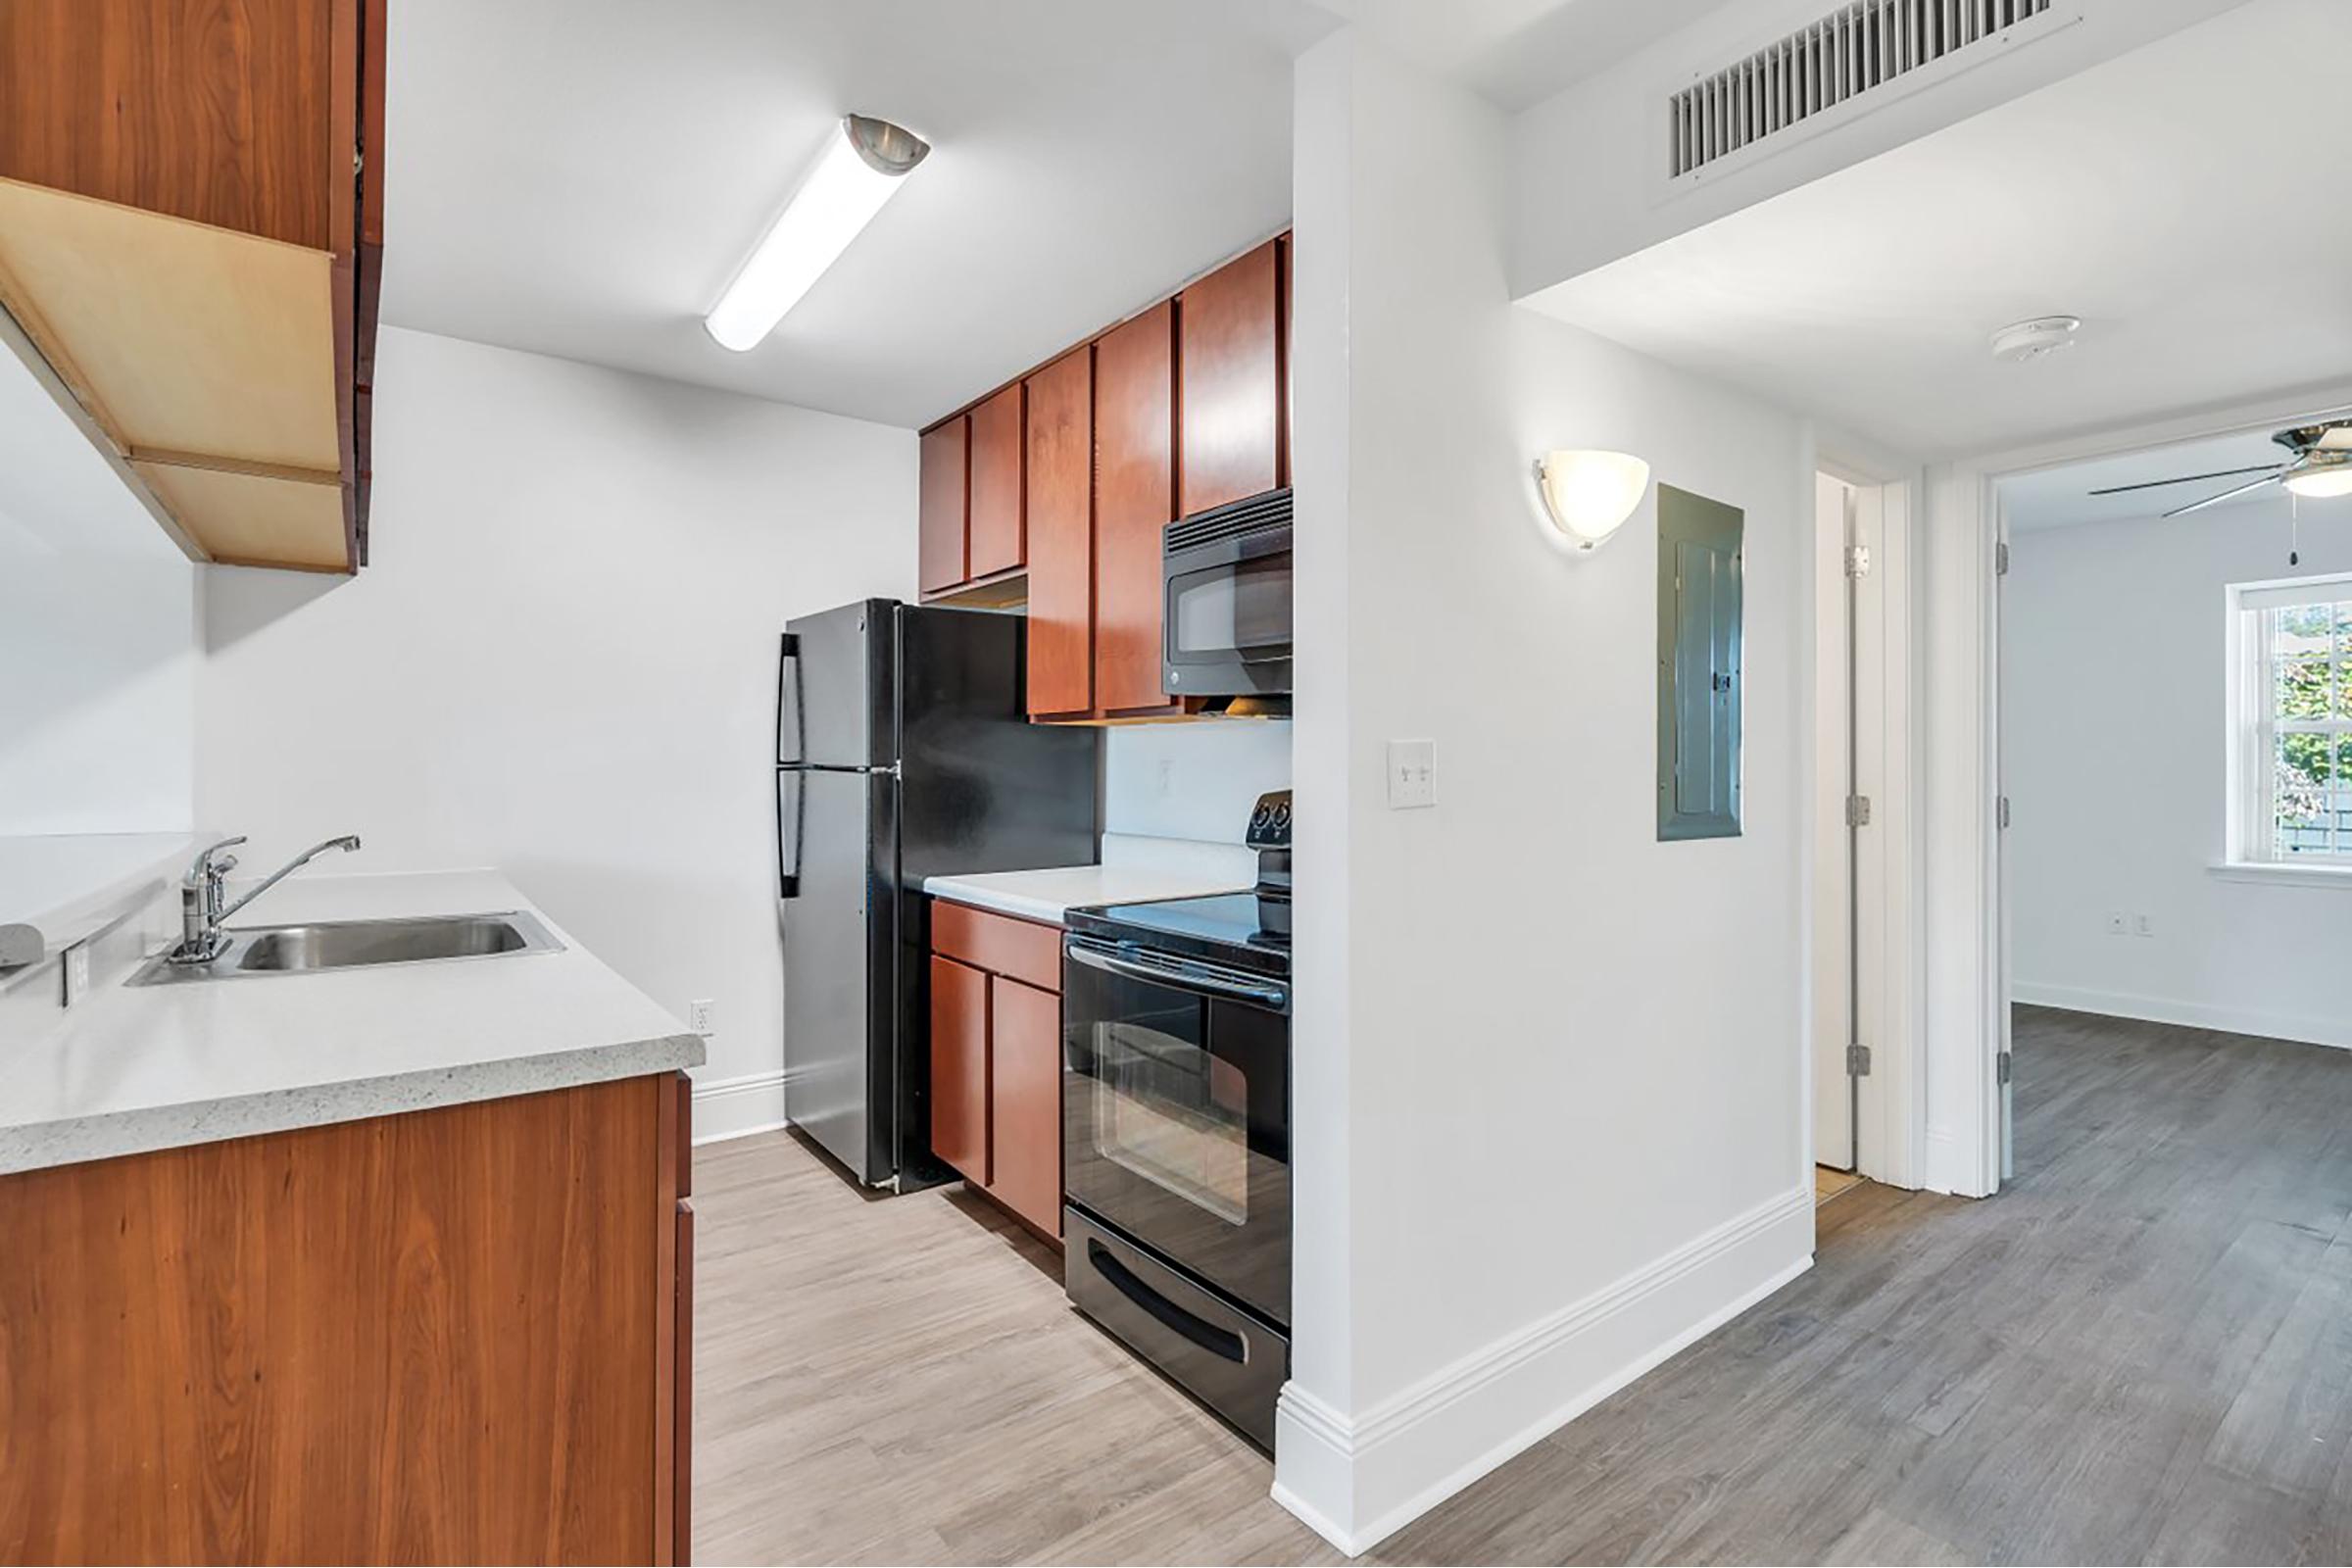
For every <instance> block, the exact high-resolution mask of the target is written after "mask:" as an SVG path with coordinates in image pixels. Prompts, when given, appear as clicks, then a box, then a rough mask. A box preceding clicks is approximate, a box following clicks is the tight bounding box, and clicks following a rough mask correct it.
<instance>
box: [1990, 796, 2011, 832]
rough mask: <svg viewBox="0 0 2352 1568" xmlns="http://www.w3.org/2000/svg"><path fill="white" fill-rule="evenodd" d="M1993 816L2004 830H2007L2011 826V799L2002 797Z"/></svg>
mask: <svg viewBox="0 0 2352 1568" xmlns="http://www.w3.org/2000/svg"><path fill="white" fill-rule="evenodd" d="M1993 816H1994V819H1995V820H1997V821H1998V822H1999V823H2000V825H2001V826H2002V827H2003V828H2007V827H2008V826H2009V797H2008V796H2006V795H2004V796H2002V797H2001V799H2000V804H1999V805H1998V806H1997V807H1995V808H1994V809H1993Z"/></svg>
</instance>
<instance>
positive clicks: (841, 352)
mask: <svg viewBox="0 0 2352 1568" xmlns="http://www.w3.org/2000/svg"><path fill="white" fill-rule="evenodd" d="M1578 3H1579V4H1580V5H1581V4H1594V3H1598V0H1578ZM1334 25H1337V22H1336V19H1335V18H1333V17H1332V16H1331V15H1330V14H1329V13H1327V12H1325V11H1323V10H1321V9H1320V8H1319V7H1317V6H1315V5H1312V4H1309V3H1307V0H1183V3H1181V4H1175V3H1152V4H1138V3H1125V0H1123V3H1119V4H1101V3H1091V0H986V3H985V4H981V3H975V0H890V3H888V4H870V3H859V0H784V3H752V0H664V3H662V4H660V5H648V4H644V3H642V0H499V3H498V4H496V5H483V4H480V3H479V0H402V3H401V4H399V5H397V6H395V7H394V8H393V16H392V23H391V27H390V37H389V40H388V47H389V51H390V53H389V56H388V58H387V60H386V68H385V70H386V98H387V101H386V111H387V116H388V121H389V123H388V124H387V127H386V133H385V141H386V143H387V158H386V185H385V202H386V212H385V228H386V235H385V239H386V243H385V248H384V251H385V255H384V272H385V275H384V293H383V317H384V319H385V320H386V321H388V322H391V323H393V324H395V325H402V326H414V327H419V328H423V329H425V330H428V331H434V332H442V333H448V334H450V335H453V336H458V337H466V338H474V339H478V340H480V341H484V342H491V343H500V344H506V345H509V346H512V347H516V348H523V349H529V350H534V351H536V352H539V353H544V354H553V355H559V356H563V357H566V358H571V359H578V360H586V361H590V362H594V363H598V364H604V365H611V366H617V367H620V368H626V369H633V370H640V371H645V372H648V373H650V374H655V375H661V376H667V377H671V378H674V379H677V380H682V381H693V382H701V383H704V384H708V385H711V386H716V387H724V388H729V389H732V390H736V391H742V392H751V393H756V394H760V395H762V396H766V397H771V398H777V399H781V400H784V401H787V402H792V403H799V404H804V405H807V406H809V407H812V408H820V409H830V410H834V411H836V412H840V413H845V414H851V415H857V416H859V417H867V418H874V419H880V420H885V421H888V422H890V423H894V424H901V425H913V424H919V423H923V422H926V421H928V420H930V419H932V418H934V417H937V416H939V415H942V414H945V413H947V412H948V411H949V410H951V409H953V408H954V407H956V405H958V404H960V403H962V402H964V401H965V400H966V399H968V398H970V397H972V396H974V395H976V394H978V393H980V392H983V391H986V390H987V389H988V388H990V387H992V386H995V385H997V384H998V383H999V382H1001V381H1003V380H1004V379H1005V377H1006V376H1008V375H1010V374H1012V373H1014V372H1016V371H1018V370H1021V369H1023V368H1027V367H1028V366H1030V365H1032V364H1034V363H1036V362H1037V361H1039V360H1041V359H1044V358H1046V357H1047V356H1049V355H1051V354H1053V353H1054V351H1056V350H1058V349H1060V348H1062V347H1064V346H1066V345H1068V344H1069V343H1071V342H1073V341H1076V340H1078V339H1080V338H1082V337H1084V336H1085V335H1086V334H1087V333H1088V332H1090V331H1092V330H1093V329H1095V328H1097V327H1099V326H1103V325H1105V324H1107V323H1109V322H1110V321H1112V320H1115V319H1118V318H1119V317H1121V316H1123V315H1125V314H1126V313H1128V312H1130V311H1132V310H1135V309H1137V308H1138V307H1141V306H1143V305H1145V304H1148V303H1149V302H1151V301H1152V299H1154V298H1156V297H1158V296H1159V295H1161V294H1164V293H1165V292H1167V291H1168V290H1170V289H1172V288H1173V287H1175V286H1176V285H1177V284H1179V283H1182V282H1183V281H1185V280H1186V278H1188V277H1189V276H1191V275H1192V274H1194V273H1196V272H1198V271H1200V270H1202V269H1204V268H1206V267H1207V266H1209V265H1210V264H1212V263H1214V262H1217V261H1219V260H1221V259H1222V258H1224V257H1225V256H1227V255H1230V254H1232V253H1233V252H1235V251H1238V250H1240V249H1242V248H1244V247H1245V246H1247V245H1248V244H1250V242H1252V241H1254V240H1256V239H1259V238H1262V237H1263V236H1265V235H1267V234H1269V233H1272V232H1273V231H1275V230H1276V229H1278V228H1280V227H1282V226H1283V225H1284V224H1285V223H1286V222H1288V221H1289V215H1290V210H1291V60H1292V57H1293V56H1294V55H1295V54H1296V53H1297V52H1298V51H1299V50H1300V49H1302V48H1304V47H1305V46H1306V45H1307V44H1308V43H1310V42H1312V41H1313V39H1314V38H1316V37H1318V36H1320V35H1321V34H1322V33H1324V32H1326V31H1328V30H1329V29H1330V28H1331V27H1332V26H1334ZM851 110H855V111H858V112H859V113H863V114H872V115H879V116H882V117H885V118H888V119H893V120H898V121H901V122H903V123H906V124H907V125H908V126H909V127H911V128H913V129H915V130H917V131H919V132H921V133H922V134H924V135H926V136H928V137H930V138H931V139H932V141H933V142H934V144H935V150H934V151H933V153H932V155H931V158H930V160H929V162H928V163H926V164H925V165H924V167H923V168H922V169H921V170H920V171H918V172H916V173H915V174H914V175H913V176H911V177H910V178H909V180H908V182H907V187H906V189H905V190H903V191H901V192H900V193H899V195H898V196H897V197H896V199H895V200H893V201H892V203H891V204H890V206H889V207H887V208H886V209H884V211H883V212H882V214H881V216H880V217H879V218H877V219H876V220H875V221H874V222H873V224H872V226H871V227H869V228H868V229H867V230H866V231H865V233H864V234H863V235H862V236H861V237H860V238H859V239H858V242H857V244H856V245H855V246H853V247H852V249H851V251H850V252H849V254H848V255H847V256H846V257H845V258H844V259H843V261H842V262H841V263H840V264H839V265H838V266H836V267H835V268H834V269H833V270H831V271H830V272H828V273H827V274H826V275H825V276H824V277H823V278H822V279H820V280H819V281H818V282H817V284H816V286H815V288H814V289H812V290H811V291H810V292H809V295H808V297H807V298H806V299H805V300H804V301H803V302H802V304H801V305H800V307H799V308H798V309H797V310H795V311H794V312H793V313H792V314H791V315H790V316H789V317H788V318H786V319H785V321H784V323H783V324H782V326H781V327H779V328H778V329H777V331H776V332H775V333H774V335H773V336H771V337H770V338H769V339H768V340H767V342H765V343H764V344H762V345H761V346H760V347H759V348H757V349H755V350H753V351H752V352H751V353H749V354H741V355H738V354H733V353H730V352H728V351H727V350H725V349H722V348H720V347H718V346H717V345H716V344H715V343H713V342H711V340H710V338H709V337H708V336H707V335H706V334H705V333H704V331H703V329H702V322H701V317H702V313H703V312H705V311H706V310H708V309H709V308H710V306H711V302H712V300H713V299H714V298H715V297H716V295H717V294H718V291H719V290H720V289H721V288H722V287H723V286H724V285H725V283H726V282H727V280H728V278H729V277H730V276H731V275H732V274H733V272H734V270H735V269H736V267H737V266H738V265H739V264H740V263H741V261H742V259H743V257H744V255H745V254H746V253H747V252H748V251H749V250H750V248H751V246H752V245H753V243H754V242H755V241H757V240H758V238H759V237H760V233H761V232H762V230H763V229H764V228H765V226H766V224H767V222H768V221H769V220H770V219H771V218H772V217H773V216H774V214H775V212H776V209H777V208H778V207H779V206H780V205H781V203H782V201H783V200H784V198H785V196H786V195H787V194H788V193H789V192H790V190H791V188H792V185H793V182H794V180H795V179H796V178H797V176H798V175H799V173H800V172H801V171H802V169H803V168H804V167H806V165H807V164H808V162H809V159H810V158H811V157H813V156H814V154H815V152H816V151H817V149H818V148H819V147H820V145H821V143H822V140H823V138H824V137H825V136H826V135H827V134H828V133H829V127H830V126H831V125H832V124H833V123H834V122H835V121H836V120H837V119H838V118H839V116H840V115H842V114H843V113H844V112H847V111H851Z"/></svg>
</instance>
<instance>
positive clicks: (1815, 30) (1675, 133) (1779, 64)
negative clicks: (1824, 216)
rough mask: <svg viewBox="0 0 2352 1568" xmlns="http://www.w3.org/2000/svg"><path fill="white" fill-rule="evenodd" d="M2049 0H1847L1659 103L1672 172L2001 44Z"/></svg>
mask: <svg viewBox="0 0 2352 1568" xmlns="http://www.w3.org/2000/svg"><path fill="white" fill-rule="evenodd" d="M2053 3H2054V0H1855V3H1854V4H1852V5H1844V6H1839V7H1838V9H1837V10H1836V11H1833V12H1831V13H1830V14H1829V15H1828V16H1826V17H1824V18H1822V19H1821V20H1820V21H1819V22H1816V23H1813V24H1812V25H1809V26H1804V27H1799V28H1798V29H1797V30H1796V31H1794V32H1792V33H1790V34H1789V35H1788V36H1787V37H1785V38H1780V39H1776V40H1775V41H1773V42H1772V43H1769V44H1766V45H1765V46H1764V47H1763V48H1761V49H1759V50H1757V51H1756V52H1755V53H1754V54H1751V55H1749V56H1747V57H1746V58H1745V59H1743V60H1740V61H1738V62H1736V63H1734V64H1732V65H1729V66H1726V67H1725V68H1724V69H1722V70H1721V71H1718V72H1715V73H1713V74H1711V75H1707V76H1702V77H1700V78H1699V79H1698V80H1697V81H1695V82H1693V83H1691V85H1690V86H1688V87H1685V88H1684V89H1683V90H1682V91H1680V92H1678V93H1676V94H1674V95H1673V96H1672V97H1671V98H1669V99H1668V100H1667V110H1668V121H1667V146H1668V148H1669V155H1670V156H1669V164H1670V167H1669V170H1668V172H1669V174H1670V175H1671V176H1672V177H1676V178H1679V177H1681V176H1682V175H1684V174H1688V173H1691V172H1694V171H1696V170H1700V169H1704V168H1706V167H1707V166H1708V165H1709V164H1712V163H1715V162H1717V161H1718V160H1720V159H1723V158H1728V157H1729V156H1731V155H1732V154H1733V153H1736V152H1739V151H1740V150H1741V149H1742V148H1746V147H1752V146H1754V145H1755V144H1757V143H1758V142H1761V141H1764V140H1766V139H1767V138H1770V137H1775V136H1779V135H1781V134H1782V133H1784V132H1786V131H1788V130H1789V129H1790V128H1792V127H1794V126H1796V125H1801V124H1803V123H1805V122H1806V121H1808V120H1811V119H1813V118H1814V117H1815V116H1817V115H1820V114H1823V113H1825V112H1826V111H1828V110H1831V109H1835V108H1837V107H1838V105H1840V104H1844V103H1848V102H1851V101H1852V100H1854V99H1857V98H1861V97H1863V96H1864V95H1866V94H1873V93H1877V92H1879V91H1881V90H1883V89H1885V88H1886V87H1887V86H1888V85H1889V84H1890V83H1892V82H1894V81H1896V80H1898V79H1899V78H1901V77H1903V76H1906V75H1908V74H1910V73H1913V72H1916V71H1919V70H1920V69H1922V68H1923V67H1927V66H1932V65H1935V64H1936V63H1937V62H1938V61H1943V60H1950V59H1951V58H1952V57H1954V56H1956V55H1962V54H1966V53H1969V52H1972V51H1976V50H1979V49H1981V48H1985V46H1988V45H1990V44H1992V43H1994V42H1996V41H2006V40H2007V37H2008V32H2009V29H2010V28H2012V27H2014V26H2016V25H2018V24H2020V23H2024V22H2032V21H2034V19H2036V18H2039V17H2044V16H2047V15H2049V14H2050V12H2051V9H2052V6H2053Z"/></svg>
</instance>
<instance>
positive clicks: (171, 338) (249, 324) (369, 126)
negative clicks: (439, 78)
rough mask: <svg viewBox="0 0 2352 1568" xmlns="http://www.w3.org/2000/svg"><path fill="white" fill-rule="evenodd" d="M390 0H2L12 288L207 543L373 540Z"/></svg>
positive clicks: (0, 231)
mask: <svg viewBox="0 0 2352 1568" xmlns="http://www.w3.org/2000/svg"><path fill="white" fill-rule="evenodd" d="M384 7H385V0H4V3H0V305H5V306H6V307H7V308H8V310H9V311H10V312H11V313H12V314H13V315H14V316H15V318H16V319H17V320H18V322H19V323H20V324H21V325H22V326H23V327H24V330H25V335H26V336H27V337H28V338H29V339H30V340H31V341H32V343H33V345H34V347H36V348H37V349H38V350H39V351H40V353H41V356H42V358H43V359H44V360H46V361H47V363H48V366H49V368H50V369H51V370H52V371H54V372H55V376H56V382H57V384H58V385H61V386H62V387H63V388H64V390H65V393H66V394H67V395H71V396H72V397H73V399H74V400H75V401H76V402H77V403H79V404H80V405H81V407H82V409H83V411H84V412H85V413H86V414H87V415H88V416H89V422H90V423H91V424H92V425H94V426H95V428H96V430H97V431H98V434H99V437H100V439H101V440H102V442H103V444H104V445H105V446H106V447H108V448H110V449H111V452H112V455H113V457H114V459H115V460H116V466H117V471H118V472H119V473H121V474H123V476H124V478H125V482H126V483H129V484H130V485H131V486H132V487H133V488H134V489H137V490H141V491H143V496H142V499H143V501H145V502H146V503H147V504H148V505H149V506H150V507H151V508H152V509H153V510H155V511H156V512H157V514H158V515H159V516H161V517H164V518H167V519H169V520H168V523H167V526H168V527H169V529H170V531H171V532H172V536H173V538H174V540H175V541H176V542H177V543H179V544H180V545H181V547H182V548H183V549H185V550H187V551H188V553H189V554H190V555H191V556H194V557H196V558H198V559H202V560H210V561H214V562H219V563H222V564H253V565H270V566H289V567H298V568H305V569H311V570H326V571H350V570H355V569H357V567H358V566H359V565H360V564H362V563H363V562H364V561H365V560H366V559H367V538H368V496H369V481H370V471H369V465H370V462H371V454H370V446H371V442H370V416H369V410H370V407H371V399H370V393H371V391H372V381H373V375H374V353H375V311H376V293H377V288H376V283H377V278H378V276H379V272H380V266H381V254H382V244H383V221H382V214H383V167H384V163H385V159H384V149H383V146H382V135H383V130H382V127H383V113H384V48H383V39H384Z"/></svg>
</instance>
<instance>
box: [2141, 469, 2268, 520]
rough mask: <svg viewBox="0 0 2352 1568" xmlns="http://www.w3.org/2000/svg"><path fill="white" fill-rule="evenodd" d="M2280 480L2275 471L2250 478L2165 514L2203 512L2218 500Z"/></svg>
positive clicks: (2239, 494)
mask: <svg viewBox="0 0 2352 1568" xmlns="http://www.w3.org/2000/svg"><path fill="white" fill-rule="evenodd" d="M2277 483H2278V475H2277V474H2275V473H2274V474H2272V475H2271V476H2270V477H2269V478H2267V479H2249V480H2247V481H2246V482H2245V483H2244V484H2241V485H2233V486H2232V487H2230V488H2229V489H2228V490H2225V491H2223V492H2222V493H2221V494H2220V495H2218V496H2207V497H2206V498H2205V499H2204V500H2202V501H2191V502H2190V503H2189V504H2188V505H2187V506H2185V507H2175V508H2174V509H2173V510H2172V511H2170V512H2168V513H2166V514H2165V515H2166V516H2168V517H2180V516H2185V515H2187V514H2189V513H2191V512H2202V511H2204V510H2205V509H2206V508H2207V507H2210V506H2213V505H2215V504H2216V503H2218V502H2223V501H2227V500H2229V498H2230V497H2231V496H2242V495H2244V494H2245V493H2246V492H2247V491H2249V490H2259V489H2261V488H2262V487H2263V486H2264V485H2266V484H2277Z"/></svg>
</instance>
